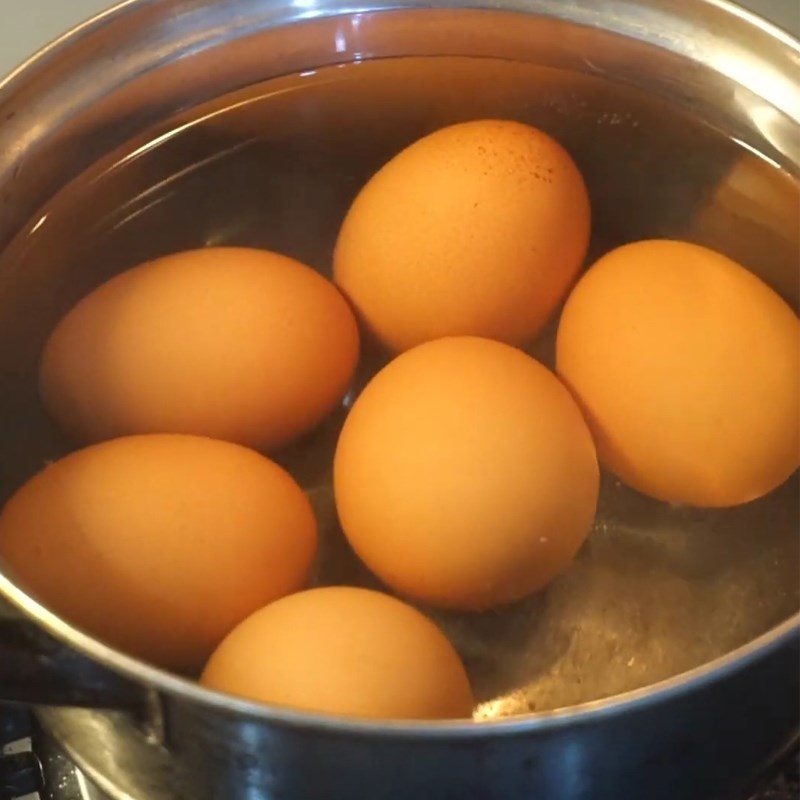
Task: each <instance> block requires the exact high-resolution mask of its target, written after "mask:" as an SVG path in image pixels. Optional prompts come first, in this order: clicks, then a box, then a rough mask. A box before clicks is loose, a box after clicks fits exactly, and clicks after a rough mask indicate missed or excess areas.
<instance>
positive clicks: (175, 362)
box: [40, 248, 359, 450]
mask: <svg viewBox="0 0 800 800" xmlns="http://www.w3.org/2000/svg"><path fill="white" fill-rule="evenodd" d="M358 351H359V340H358V328H357V324H356V321H355V318H354V317H353V314H352V312H351V310H350V308H349V306H348V304H347V302H346V301H345V299H344V298H343V297H342V296H341V294H340V293H339V292H338V291H337V289H336V288H335V287H334V286H333V285H332V284H331V283H330V282H328V281H326V280H325V279H324V278H323V277H322V276H320V275H318V274H317V273H316V272H314V271H313V270H312V269H311V268H309V267H306V266H304V265H303V264H300V263H299V262H297V261H294V260H292V259H290V258H287V257H285V256H281V255H278V254H277V253H270V252H266V251H261V250H252V249H247V248H206V249H204V250H194V251H189V252H183V253H176V254H174V255H170V256H166V257H164V258H160V259H157V260H155V261H151V262H149V263H146V264H143V265H141V266H138V267H136V268H134V269H131V270H128V271H127V272H124V273H122V274H120V275H118V276H116V277H114V278H112V279H111V280H110V281H108V282H107V283H105V284H103V285H102V286H100V287H99V288H98V289H96V290H95V291H93V292H92V293H91V294H89V295H88V296H87V297H85V298H84V299H83V300H81V301H80V302H79V303H78V304H77V305H76V306H75V307H74V308H73V309H72V310H71V311H70V312H69V313H68V314H67V315H66V316H65V317H64V319H63V320H62V321H61V322H60V323H59V324H58V326H57V327H56V329H55V330H54V331H53V333H52V335H51V336H50V339H49V341H48V342H47V344H46V347H45V349H44V354H43V357H42V362H41V377H40V385H41V394H42V397H43V400H44V403H45V405H46V407H47V408H48V409H49V410H50V412H51V413H52V415H53V416H54V417H55V418H56V419H57V420H58V421H59V422H60V423H61V425H62V426H63V428H64V429H65V430H66V431H68V432H69V433H70V434H71V435H72V436H73V437H74V438H75V439H77V440H78V441H80V442H83V443H86V442H95V441H100V440H103V439H109V438H113V437H116V436H122V435H126V434H137V433H190V434H197V435H204V436H210V437H214V438H218V439H225V440H228V441H232V442H238V443H240V444H245V445H248V446H251V447H255V448H258V449H264V450H273V449H275V448H277V447H280V446H281V445H283V444H286V443H287V442H290V441H292V440H293V439H296V438H297V437H299V436H301V435H302V434H304V433H306V432H308V431H309V430H311V429H312V428H314V427H315V426H316V425H317V424H318V423H319V422H320V421H321V420H322V419H323V418H324V417H325V416H326V415H327V414H328V413H329V412H331V411H332V410H333V408H334V407H335V406H336V405H337V403H338V402H339V401H340V400H341V398H342V396H343V395H344V393H345V391H346V390H347V387H348V384H349V383H350V380H351V378H352V375H353V372H354V370H355V366H356V362H357V360H358Z"/></svg>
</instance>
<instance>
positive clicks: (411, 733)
mask: <svg viewBox="0 0 800 800" xmlns="http://www.w3.org/2000/svg"><path fill="white" fill-rule="evenodd" d="M160 2H162V0H123V1H122V2H120V3H118V4H117V5H115V6H113V7H111V8H109V9H108V10H106V11H103V12H100V13H99V14H97V15H95V16H93V17H91V18H89V19H88V20H86V21H85V22H83V23H80V24H78V25H77V26H75V27H73V28H72V29H71V30H69V31H67V32H66V33H64V34H62V35H61V36H59V37H58V38H56V39H54V40H53V41H52V42H51V43H49V44H47V45H45V46H44V47H42V48H41V49H40V50H39V51H38V52H36V53H34V54H33V55H32V56H31V57H29V58H28V59H27V60H25V61H23V62H22V63H21V64H20V65H19V66H18V67H16V68H15V69H14V70H12V72H10V73H9V74H8V75H7V76H6V77H5V78H0V103H2V101H3V100H4V99H5V96H6V95H9V94H10V93H11V92H12V91H13V90H14V88H15V85H16V84H17V83H18V82H21V81H22V80H25V79H26V78H27V77H28V75H29V74H31V73H33V72H35V71H36V70H39V69H42V68H45V67H46V66H47V64H48V62H49V61H51V60H52V59H54V58H57V57H58V56H59V55H61V54H62V53H63V52H65V51H68V50H69V48H70V47H72V46H73V45H75V44H76V43H77V42H78V41H79V40H81V39H83V38H84V37H86V36H89V35H91V34H92V33H94V32H95V31H97V30H99V29H101V28H102V27H103V26H105V25H106V24H109V23H111V22H113V21H115V20H116V19H117V18H121V17H123V16H124V15H125V14H127V13H130V12H131V11H136V10H138V9H140V8H144V7H147V6H155V5H158V4H159V3H160ZM695 3H696V4H697V5H699V6H701V7H702V6H710V7H715V8H717V9H719V10H721V11H722V12H723V13H726V14H729V15H731V16H734V17H738V18H739V19H740V20H741V21H742V22H743V23H744V24H745V25H746V26H751V27H754V28H758V29H760V30H761V31H762V32H763V33H765V34H767V35H768V36H769V37H770V38H772V39H774V40H776V41H777V42H778V43H780V44H781V45H783V46H785V47H788V48H790V49H791V50H793V51H794V52H795V53H796V55H797V56H798V57H800V41H798V40H797V39H796V38H795V37H793V36H791V35H790V34H789V33H787V32H786V31H784V30H783V29H782V28H780V27H778V26H777V25H774V24H773V23H771V22H768V21H767V20H765V19H763V18H762V17H760V16H759V15H757V14H755V13H753V12H751V11H748V10H747V9H744V8H742V7H741V6H739V5H737V4H736V3H734V2H731V0H695ZM484 7H485V8H487V9H491V8H492V5H491V3H490V2H487V3H486V5H485V6H484ZM470 8H472V9H473V10H474V8H475V6H470ZM354 10H356V9H350V8H345V9H342V10H341V11H340V12H336V13H341V14H347V13H353V12H354ZM333 15H335V14H332V16H333ZM0 597H2V598H5V599H6V600H8V601H9V602H10V603H11V604H12V605H13V606H14V607H16V608H17V609H18V610H19V611H21V612H23V614H24V615H25V616H26V617H27V618H28V619H29V620H31V621H32V622H34V623H35V624H37V625H38V626H39V627H41V628H42V629H43V630H45V631H47V632H48V633H49V634H51V635H52V636H54V637H55V638H56V639H57V640H59V641H61V642H64V643H65V644H67V645H69V646H70V647H72V648H73V649H75V650H76V651H78V652H79V653H81V654H83V655H85V656H87V657H89V658H90V659H92V660H93V661H95V662H97V663H99V664H101V665H103V666H105V667H107V668H109V669H110V670H112V671H113V672H116V673H117V674H119V675H122V676H124V677H126V678H128V679H131V680H132V681H134V682H135V683H137V684H140V685H143V686H144V687H145V688H147V689H150V690H157V691H160V692H164V693H166V694H168V695H177V696H179V697H181V698H182V699H184V700H186V701H190V702H193V703H196V704H199V705H203V706H206V707H208V708H210V709H213V710H215V711H218V712H221V713H227V714H235V715H241V716H246V717H248V719H249V720H251V721H253V722H259V721H260V722H267V723H271V724H278V725H284V726H287V727H296V728H313V729H323V730H328V731H338V732H344V733H349V734H353V735H359V734H362V735H369V736H375V735H380V736H386V737H398V738H406V737H413V738H435V739H441V738H458V739H472V738H480V737H482V736H486V735H492V736H499V735H502V736H506V735H510V736H513V735H517V734H528V733H530V732H533V731H542V730H548V729H555V728H559V727H563V726H568V725H574V724H583V723H589V722H592V721H593V720H595V719H596V718H598V717H600V718H602V717H608V716H612V715H613V716H615V715H617V714H622V713H626V712H628V711H633V710H636V709H641V708H644V707H647V706H650V705H653V704H656V703H661V702H665V701H668V700H670V699H671V698H674V697H676V696H680V695H683V694H686V693H689V692H692V691H697V690H700V689H702V688H703V687H704V686H705V685H707V684H709V683H713V682H716V681H717V680H720V679H722V678H724V677H726V676H729V675H732V674H733V673H735V672H737V671H739V670H742V669H744V668H746V667H747V666H748V665H750V664H751V663H752V662H754V661H756V660H758V659H760V658H763V657H766V656H767V655H769V654H770V653H771V652H774V651H775V650H777V649H779V648H781V647H783V646H785V645H787V644H789V643H790V642H791V641H792V640H793V639H796V638H800V611H798V612H797V613H795V614H793V615H792V616H791V617H789V618H788V619H787V620H785V621H784V622H782V623H780V624H778V625H776V626H775V627H773V628H771V629H770V630H768V631H766V632H765V633H763V634H761V635H759V636H757V637H756V638H754V639H752V640H750V641H749V642H747V643H745V644H743V645H741V646H739V647H738V648H736V649H734V650H732V651H731V652H729V653H727V654H725V655H723V656H720V657H718V658H715V659H713V660H711V661H708V662H706V663H704V664H701V665H700V666H698V667H695V668H693V669H691V670H688V671H685V672H682V673H679V674H678V675H675V676H672V677H670V678H667V679H664V680H661V681H658V682H656V683H653V684H649V685H647V686H644V687H641V688H639V689H634V690H631V691H628V692H624V693H621V694H618V695H613V696H611V697H607V698H603V699H600V700H593V701H589V702H584V703H580V704H577V705H574V706H568V707H564V708H559V709H554V710H548V711H540V712H532V713H529V714H521V715H517V716H514V717H508V718H500V719H491V720H481V721H480V722H477V723H476V722H475V721H473V720H443V721H427V720H425V721H422V720H363V719H358V718H350V717H345V716H334V715H329V714H320V713H314V712H306V711H300V710H294V709H291V708H288V707H282V706H275V705H268V704H265V703H259V702H255V701H250V700H246V699H243V698H238V697H235V696H232V695H227V694H223V693H222V692H218V691H215V690H211V689H207V688H205V687H203V686H202V685H200V684H199V683H198V682H196V681H194V680H192V679H190V678H185V677H181V676H179V675H177V674H175V673H172V672H169V671H167V670H164V669H161V668H159V667H156V666H153V665H151V664H149V663H147V662H144V661H141V660H139V659H138V658H135V657H133V656H130V655H127V654H126V653H124V652H122V651H120V650H117V649H116V648H114V647H111V646H109V645H106V644H104V643H103V642H102V641H100V640H99V639H96V638H94V637H93V636H91V635H89V634H87V633H85V632H83V631H82V630H80V629H79V628H76V627H74V626H73V625H71V624H70V623H68V622H66V621H65V620H64V619H62V618H61V617H59V616H58V615H57V614H55V613H54V612H52V611H50V610H49V609H48V608H47V607H46V606H44V605H42V604H41V603H39V602H38V601H37V600H36V599H34V598H33V597H31V596H30V595H28V594H27V593H26V592H24V591H23V590H22V589H21V588H19V587H18V586H17V585H16V584H15V583H14V582H13V581H12V580H11V579H10V578H9V577H7V576H6V575H5V574H4V573H3V572H2V571H0Z"/></svg>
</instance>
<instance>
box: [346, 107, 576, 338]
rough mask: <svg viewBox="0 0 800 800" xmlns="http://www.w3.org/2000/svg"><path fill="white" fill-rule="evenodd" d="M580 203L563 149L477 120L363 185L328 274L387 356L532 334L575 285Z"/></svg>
mask: <svg viewBox="0 0 800 800" xmlns="http://www.w3.org/2000/svg"><path fill="white" fill-rule="evenodd" d="M589 223H590V210H589V199H588V195H587V192H586V187H585V185H584V182H583V179H582V177H581V175H580V172H579V171H578V168H577V167H576V166H575V164H574V162H573V161H572V159H571V158H570V156H569V154H568V153H567V152H566V151H565V150H564V149H563V148H562V147H561V145H559V144H558V143H557V142H556V141H554V140H553V139H551V138H550V137H549V136H547V135H546V134H545V133H543V132H542V131H539V130H537V129H536V128H531V127H530V126H528V125H523V124H521V123H518V122H509V121H501V120H480V121H475V122H466V123H461V124H458V125H453V126H451V127H448V128H442V129H441V130H439V131H436V132H435V133H432V134H431V135H429V136H426V137H425V138H423V139H420V140H419V141H417V142H415V143H414V144H412V145H411V146H410V147H408V148H406V149H405V150H403V151H402V152H401V153H400V154H399V155H397V156H395V157H394V158H393V159H392V160H391V161H390V162H389V163H388V164H386V165H385V166H384V167H383V168H382V169H381V170H380V171H379V172H378V173H377V174H376V175H375V176H374V177H373V178H372V179H371V180H370V181H369V183H367V185H366V186H365V187H364V188H363V189H362V190H361V192H360V194H359V195H358V197H357V198H356V199H355V202H354V203H353V205H352V207H351V208H350V211H349V212H348V214H347V218H346V219H345V221H344V224H343V226H342V230H341V233H340V235H339V240H338V243H337V245H336V252H335V258H334V273H335V278H336V282H337V283H338V284H339V286H341V287H342V289H343V290H344V292H345V294H347V295H348V296H349V297H350V299H351V301H352V302H353V304H354V305H355V307H356V309H357V310H358V312H359V314H360V315H361V317H362V318H363V320H364V322H365V323H366V325H367V327H368V328H369V329H370V330H371V331H372V332H373V333H374V334H375V335H377V337H378V338H379V339H380V340H382V341H383V342H384V343H385V344H386V345H387V346H388V347H390V348H391V349H393V350H398V351H399V350H405V349H407V348H409V347H413V346H414V345H416V344H420V343H421V342H425V341H429V340H431V339H438V338H439V337H442V336H453V335H462V334H472V335H477V336H485V337H488V338H492V339H499V340H502V341H506V342H510V343H512V344H519V343H522V342H524V341H526V340H528V339H530V338H532V337H533V336H534V335H535V334H536V333H537V332H538V331H539V330H540V328H541V327H542V326H543V325H544V323H545V322H546V321H547V320H548V318H549V317H550V316H551V315H552V313H553V312H554V311H555V309H556V306H557V305H558V304H559V303H560V302H561V300H562V299H563V298H564V295H565V294H566V292H567V290H568V288H569V287H570V285H571V284H572V282H573V281H574V279H575V277H576V275H577V273H578V270H579V268H580V266H581V263H582V261H583V259H584V257H585V255H586V248H587V245H588V241H589Z"/></svg>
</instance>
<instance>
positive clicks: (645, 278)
mask: <svg viewBox="0 0 800 800" xmlns="http://www.w3.org/2000/svg"><path fill="white" fill-rule="evenodd" d="M557 351H558V352H557V363H558V372H559V374H560V375H561V377H562V378H563V379H564V380H565V381H566V383H567V384H568V385H569V386H570V387H571V388H572V390H573V392H574V393H575V396H576V397H577V398H578V399H579V401H580V403H581V405H582V406H583V408H584V410H585V412H586V415H587V418H588V420H589V422H590V425H591V427H592V430H593V432H594V434H595V438H596V441H597V447H598V452H599V456H600V459H601V462H602V463H603V464H604V465H605V466H607V467H608V468H609V469H610V470H611V471H613V472H614V473H616V474H617V475H618V476H619V477H620V478H621V479H622V480H623V481H624V482H625V483H627V484H629V485H630V486H632V487H634V488H635V489H638V490H639V491H640V492H643V493H644V494H647V495H651V496H652V497H656V498H658V499H661V500H667V501H670V502H673V503H686V504H690V505H695V506H708V507H715V506H732V505H736V504H738V503H745V502H747V501H748V500H753V499H755V498H757V497H760V496H761V495H764V494H766V493H767V492H769V491H770V490H772V489H774V488H775V487H776V486H778V485H779V484H781V483H782V482H783V481H785V480H786V479H787V478H788V477H789V475H790V474H791V473H792V472H794V470H795V469H796V468H797V465H798V460H799V459H800V327H799V326H798V319H797V316H796V315H795V314H794V312H793V311H792V310H791V308H789V306H788V305H787V304H786V303H785V302H784V301H783V300H782V299H781V298H780V297H779V296H778V295H777V294H776V293H775V292H773V291H772V289H770V288H769V287H768V286H767V285H766V284H765V283H763V282H762V281H760V280H759V279H758V278H756V277H755V276H754V275H753V274H751V273H750V272H748V271H747V270H746V269H744V267H742V266H740V265H739V264H737V263H736V262H734V261H731V260H730V259H729V258H726V257H725V256H723V255H721V254H719V253H716V252H714V251H713V250H708V249H707V248H704V247H700V246H698V245H694V244H689V243H687V242H677V241H662V240H657V241H644V242H637V243H635V244H629V245H625V246H624V247H620V248H618V249H616V250H613V251H612V252H610V253H608V254H607V255H605V256H603V257H602V258H601V259H600V260H599V261H598V262H597V263H596V264H595V265H594V266H593V267H592V268H591V269H590V270H589V272H588V273H587V274H586V275H585V276H584V277H583V279H582V280H581V281H580V283H579V284H578V286H577V287H576V288H575V291H574V292H573V293H572V295H571V296H570V298H569V300H568V302H567V305H566V307H565V309H564V313H563V316H562V319H561V323H560V326H559V330H558V345H557Z"/></svg>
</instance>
